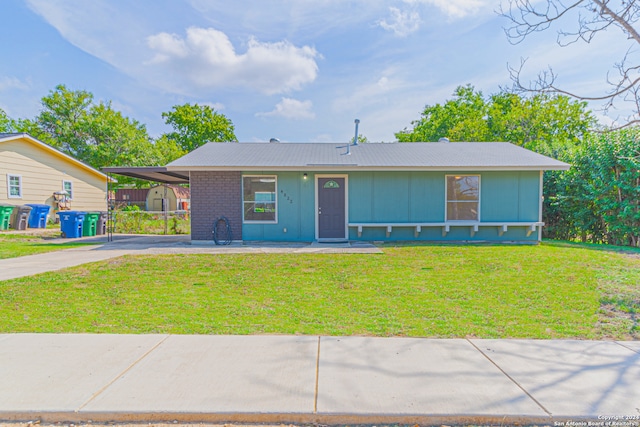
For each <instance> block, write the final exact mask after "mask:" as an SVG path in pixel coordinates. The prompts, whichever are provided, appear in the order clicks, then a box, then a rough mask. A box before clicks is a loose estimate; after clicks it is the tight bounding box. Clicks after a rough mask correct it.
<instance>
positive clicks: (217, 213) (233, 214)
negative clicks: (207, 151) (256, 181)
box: [190, 172, 242, 240]
mask: <svg viewBox="0 0 640 427" xmlns="http://www.w3.org/2000/svg"><path fill="white" fill-rule="evenodd" d="M190 183H191V184H190V187H191V240H213V234H212V231H213V221H215V220H216V219H218V218H219V217H221V216H226V217H227V218H228V219H229V223H230V224H231V232H232V233H233V240H242V174H241V173H240V172H191V179H190Z"/></svg>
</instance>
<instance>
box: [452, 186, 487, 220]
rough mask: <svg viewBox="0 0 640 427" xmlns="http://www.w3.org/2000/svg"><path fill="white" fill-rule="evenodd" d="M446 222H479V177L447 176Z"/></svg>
mask: <svg viewBox="0 0 640 427" xmlns="http://www.w3.org/2000/svg"><path fill="white" fill-rule="evenodd" d="M446 178H447V221H480V175H447V177H446Z"/></svg>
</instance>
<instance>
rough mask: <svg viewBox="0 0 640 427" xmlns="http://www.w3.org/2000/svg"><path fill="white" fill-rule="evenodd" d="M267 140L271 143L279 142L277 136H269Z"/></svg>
mask: <svg viewBox="0 0 640 427" xmlns="http://www.w3.org/2000/svg"><path fill="white" fill-rule="evenodd" d="M269 142H270V143H272V144H273V143H278V142H280V140H279V139H278V138H271V139H270V140H269Z"/></svg>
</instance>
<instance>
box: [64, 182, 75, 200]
mask: <svg viewBox="0 0 640 427" xmlns="http://www.w3.org/2000/svg"><path fill="white" fill-rule="evenodd" d="M62 189H63V190H64V191H66V192H67V193H68V196H67V198H68V199H69V200H73V182H71V181H62Z"/></svg>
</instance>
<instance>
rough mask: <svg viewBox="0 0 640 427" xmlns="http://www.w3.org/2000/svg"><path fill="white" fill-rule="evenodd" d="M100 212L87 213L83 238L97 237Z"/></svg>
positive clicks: (83, 227) (83, 223) (83, 224)
mask: <svg viewBox="0 0 640 427" xmlns="http://www.w3.org/2000/svg"><path fill="white" fill-rule="evenodd" d="M99 219H100V212H87V213H86V214H85V216H84V221H83V222H82V237H86V236H95V235H96V231H97V229H98V220H99Z"/></svg>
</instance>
